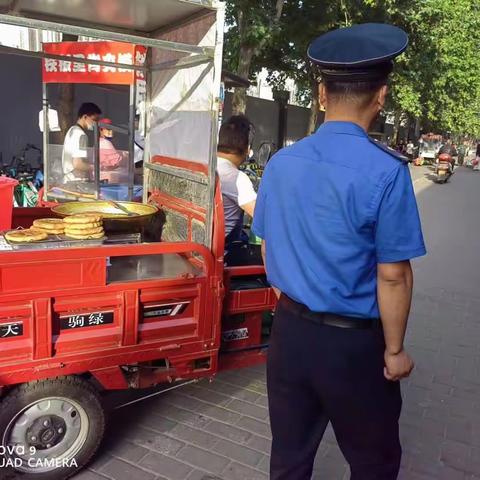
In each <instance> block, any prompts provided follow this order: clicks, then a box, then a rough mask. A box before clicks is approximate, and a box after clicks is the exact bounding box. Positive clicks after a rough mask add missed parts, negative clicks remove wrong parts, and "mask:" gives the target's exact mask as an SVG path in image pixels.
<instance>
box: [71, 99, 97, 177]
mask: <svg viewBox="0 0 480 480" xmlns="http://www.w3.org/2000/svg"><path fill="white" fill-rule="evenodd" d="M101 114H102V111H101V110H100V108H99V107H98V106H97V105H95V104H94V103H83V104H82V105H81V106H80V109H79V110H78V115H77V123H76V124H75V125H73V126H72V127H70V129H69V130H68V132H67V134H66V135H65V140H64V143H63V152H62V168H63V182H64V183H68V182H77V181H80V182H81V181H88V180H89V177H90V172H91V170H92V166H91V162H90V161H89V159H88V137H87V130H93V128H94V125H95V122H98V119H99V118H100V115H101Z"/></svg>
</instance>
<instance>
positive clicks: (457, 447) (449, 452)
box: [440, 440, 470, 470]
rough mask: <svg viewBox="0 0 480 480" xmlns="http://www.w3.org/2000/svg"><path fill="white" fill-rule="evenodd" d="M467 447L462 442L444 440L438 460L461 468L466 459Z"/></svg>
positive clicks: (465, 463) (464, 464)
mask: <svg viewBox="0 0 480 480" xmlns="http://www.w3.org/2000/svg"><path fill="white" fill-rule="evenodd" d="M469 451H470V449H469V447H468V446H467V445H465V444H463V443H459V442H454V441H451V440H446V441H445V442H444V443H443V445H442V447H441V457H440V460H441V461H442V462H443V463H444V464H445V465H447V466H449V467H451V468H455V469H458V470H463V469H464V468H465V467H466V465H467V461H468V457H469Z"/></svg>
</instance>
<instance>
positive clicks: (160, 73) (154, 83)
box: [147, 12, 223, 246]
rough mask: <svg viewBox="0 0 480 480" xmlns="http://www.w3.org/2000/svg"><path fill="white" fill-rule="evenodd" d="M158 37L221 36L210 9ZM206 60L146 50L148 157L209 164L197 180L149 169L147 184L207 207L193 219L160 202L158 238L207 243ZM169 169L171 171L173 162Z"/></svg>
mask: <svg viewBox="0 0 480 480" xmlns="http://www.w3.org/2000/svg"><path fill="white" fill-rule="evenodd" d="M221 23H223V17H222V22H221ZM158 38H161V39H163V40H169V41H182V42H185V43H188V44H192V45H199V46H208V47H212V46H217V47H218V46H219V44H220V43H221V42H222V40H223V39H222V38H221V37H220V36H219V31H218V24H217V13H216V12H215V13H212V14H211V15H207V16H203V17H200V18H196V19H191V20H190V21H188V22H186V23H184V24H183V25H181V26H179V27H178V28H176V29H174V30H171V31H167V32H163V33H162V34H161V35H160V36H159V37H158ZM220 48H221V46H220ZM217 50H218V48H217ZM197 58H198V61H197ZM219 59H220V60H221V58H219ZM192 60H195V62H194V63H192V64H190V65H188V66H186V65H185V61H192ZM206 60H207V61H202V58H201V57H196V58H194V56H193V55H190V54H188V53H180V52H172V51H163V50H154V51H153V52H152V58H151V64H152V66H153V69H152V72H151V74H150V82H151V83H150V87H151V90H150V108H149V110H148V112H147V125H148V126H149V135H148V137H147V151H148V152H149V158H150V159H151V161H152V162H153V163H155V157H170V158H174V159H179V160H186V161H189V162H195V163H201V164H204V165H208V166H209V175H208V176H207V175H206V174H205V175H203V181H197V180H195V179H194V178H184V177H182V175H181V172H178V173H176V172H172V173H169V172H168V171H159V170H155V169H150V170H149V171H148V175H147V179H148V180H147V184H148V185H147V189H148V191H150V192H151V191H159V192H162V193H163V194H165V195H168V196H169V197H173V198H176V199H179V200H180V201H181V202H187V204H194V205H198V206H201V207H203V208H205V210H206V212H207V216H206V219H205V221H199V220H196V219H193V220H191V223H189V221H188V220H187V217H186V216H185V214H183V213H181V212H179V211H176V210H175V211H174V210H171V209H169V208H165V207H164V208H163V211H164V212H165V225H164V228H163V233H162V239H163V240H164V241H193V242H196V243H200V244H204V245H207V246H208V245H209V242H210V238H209V232H210V231H211V222H212V220H211V218H212V217H211V215H212V214H213V204H212V201H213V186H214V184H215V175H214V170H213V174H212V169H213V168H214V166H213V165H214V163H212V162H213V160H214V157H215V148H216V147H215V145H216V141H215V137H216V129H217V121H216V120H217V108H218V103H217V101H218V97H219V93H220V79H219V73H220V72H219V69H221V61H217V60H218V59H217V58H215V59H214V58H210V59H206ZM147 168H148V167H147ZM169 169H170V171H172V170H175V167H173V168H172V167H169ZM201 176H202V175H201Z"/></svg>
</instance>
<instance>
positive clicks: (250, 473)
mask: <svg viewBox="0 0 480 480" xmlns="http://www.w3.org/2000/svg"><path fill="white" fill-rule="evenodd" d="M222 478H223V479H224V480H268V476H267V475H265V474H264V473H262V472H260V471H259V470H253V469H251V468H248V467H245V466H244V465H240V464H238V463H232V464H231V465H229V466H228V467H227V468H226V469H225V471H224V472H223V473H222Z"/></svg>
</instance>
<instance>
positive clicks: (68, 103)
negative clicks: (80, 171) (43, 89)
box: [58, 33, 78, 143]
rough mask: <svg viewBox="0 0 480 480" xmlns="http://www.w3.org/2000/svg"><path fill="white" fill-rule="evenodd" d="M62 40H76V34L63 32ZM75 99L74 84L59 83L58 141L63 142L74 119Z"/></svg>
mask: <svg viewBox="0 0 480 480" xmlns="http://www.w3.org/2000/svg"><path fill="white" fill-rule="evenodd" d="M62 40H63V41H64V42H76V41H78V36H76V35H68V34H65V33H64V34H63V37H62ZM74 100H75V85H74V84H72V83H61V84H60V85H59V88H58V122H59V124H60V130H61V131H60V132H59V134H60V136H61V138H60V143H63V141H64V139H65V135H66V134H67V131H68V129H69V128H70V127H71V126H72V125H73V123H74V121H75V114H74V111H73V104H74Z"/></svg>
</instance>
